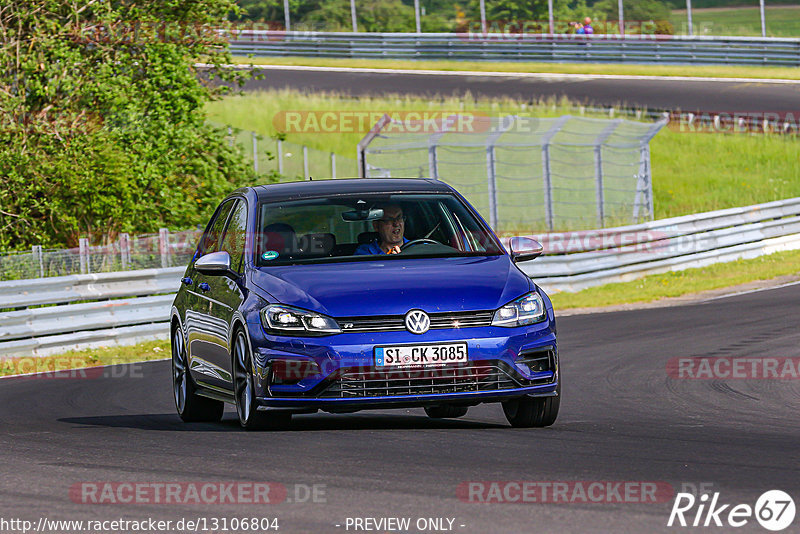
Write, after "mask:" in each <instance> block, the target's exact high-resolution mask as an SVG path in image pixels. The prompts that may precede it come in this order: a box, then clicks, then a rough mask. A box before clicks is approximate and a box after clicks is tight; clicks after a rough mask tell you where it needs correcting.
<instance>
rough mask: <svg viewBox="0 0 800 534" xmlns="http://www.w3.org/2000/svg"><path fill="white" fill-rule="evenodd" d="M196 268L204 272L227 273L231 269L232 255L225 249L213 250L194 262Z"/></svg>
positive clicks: (213, 273)
mask: <svg viewBox="0 0 800 534" xmlns="http://www.w3.org/2000/svg"><path fill="white" fill-rule="evenodd" d="M194 268H195V269H197V271H198V272H200V273H202V274H209V275H220V274H225V273H227V272H228V271H230V270H231V256H230V254H228V253H227V252H225V251H221V252H212V253H210V254H206V255H205V256H203V257H202V258H200V259H199V260H197V261H196V262H194Z"/></svg>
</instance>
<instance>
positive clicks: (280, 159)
mask: <svg viewBox="0 0 800 534" xmlns="http://www.w3.org/2000/svg"><path fill="white" fill-rule="evenodd" d="M278 174H280V175H281V176H283V141H281V140H280V139H278Z"/></svg>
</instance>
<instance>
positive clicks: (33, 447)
mask: <svg viewBox="0 0 800 534" xmlns="http://www.w3.org/2000/svg"><path fill="white" fill-rule="evenodd" d="M798 301H800V285H794V286H789V287H784V288H778V289H773V290H768V291H762V292H757V293H750V294H745V295H740V296H735V297H731V298H723V299H718V300H713V301H707V302H704V303H699V304H694V305H688V306H681V307H673V308H660V309H651V310H640V311H629V312H617V313H605V314H597V315H582V316H571V317H562V318H560V319H559V336H560V338H559V339H560V351H561V360H562V370H563V375H564V380H565V387H564V392H563V394H564V401H563V403H562V406H561V416H560V417H559V419H558V421H557V423H556V424H555V425H554V426H553V427H551V428H547V429H539V430H518V429H512V428H510V427H508V426H507V425H506V422H505V419H504V417H503V415H502V411H501V409H500V406H499V405H483V406H479V407H476V408H472V409H471V410H470V412H469V414H468V415H467V416H466V417H465V418H463V419H460V420H453V421H434V420H431V419H428V418H427V417H426V416H425V415H424V413H423V411H422V410H398V411H382V412H360V413H356V414H351V415H328V414H317V415H305V416H299V417H295V420H294V423H293V427H292V428H291V429H290V430H286V431H278V432H265V433H250V432H244V431H241V430H239V428H238V423H237V421H236V417H235V414H234V413H233V412H232V411H228V412H227V413H226V416H225V419H224V420H223V422H222V423H220V424H183V423H181V422H180V420H179V419H178V417H177V416H176V415H175V411H174V407H173V404H172V398H171V389H170V388H171V383H170V369H169V365H170V364H169V362H167V361H162V362H154V363H147V364H136V365H131V366H121V367H117V368H115V371H114V373H113V374H117V375H123V376H118V377H111V376H106V377H100V378H93V379H37V378H27V379H19V378H15V379H4V380H0V403H2V404H3V406H4V407H5V409H4V410H2V415H0V418H1V420H0V424H1V425H2V428H3V432H2V433H1V434H0V448H1V449H0V450H2V451H3V457H4V458H3V460H4V461H3V462H2V464H0V474H1V476H0V501H1V502H2V503H3V505H4V506H3V516H4V517H21V518H27V519H32V520H37V519H38V518H39V517H40V516H43V517H48V518H51V519H105V520H107V519H114V518H118V517H125V518H128V519H132V518H145V517H155V518H158V519H177V518H180V517H193V518H195V517H198V516H201V517H214V516H216V517H221V516H226V517H234V516H235V517H253V516H268V517H278V518H279V520H280V525H281V529H280V532H289V533H294V532H320V533H328V532H330V533H335V532H345V530H344V528H343V527H339V528H337V527H336V526H335V525H336V524H340V525H343V524H344V521H345V519H346V518H347V517H348V516H349V517H353V516H362V517H363V516H375V517H386V516H404V517H411V518H417V517H451V518H452V517H454V518H455V523H454V525H455V528H454V530H455V531H456V532H463V533H483V532H486V533H490V532H491V533H494V532H504V533H506V532H507V533H518V532H546V531H554V530H555V529H558V531H559V532H609V531H622V532H651V531H669V530H672V531H673V532H674V531H675V530H676V529H667V527H666V522H667V519H668V516H669V510H670V507H671V499H670V500H669V501H667V502H661V503H657V504H602V503H601V504H584V503H579V504H471V503H466V502H462V501H460V500H459V499H458V498H457V497H456V488H457V487H458V485H459V484H461V483H462V482H465V481H476V480H478V481H480V480H500V481H504V480H528V481H576V480H578V481H595V480H600V481H604V480H605V481H609V480H610V481H660V482H666V483H668V484H670V485H671V486H672V488H673V490H674V491H679V490H680V488H681V485H682V484H684V483H690V484H694V485H700V484H702V483H706V484H713V490H714V491H719V492H721V494H722V495H721V497H720V499H721V500H722V501H724V502H728V503H740V502H743V503H748V504H750V505H753V504H755V500H756V498H757V497H758V496H759V495H760V494H761V493H762V492H764V491H766V490H769V489H782V490H784V491H786V492H788V493H789V494H790V495H792V496H793V497H794V499H795V501H796V502H800V462H798V456H797V451H798V444H799V443H800V427H798V424H797V413H798V412H797V408H798V404H799V403H800V380H730V381H718V380H674V379H671V378H668V376H667V373H666V364H667V361H668V360H669V359H670V358H674V357H679V356H682V357H686V356H694V357H699V356H751V357H764V356H770V357H778V356H787V357H798V356H800V330H799V329H798V313H797V310H798V306H797V303H798ZM107 374H111V373H110V372H107ZM85 481H112V482H123V481H124V482H131V481H142V482H191V481H255V482H263V481H271V482H279V483H282V484H284V485H286V486H287V487H288V488H289V489H290V491H289V498H290V499H292V498H293V489H292V488H293V487H294V486H293V485H294V484H308V485H310V484H324V485H325V500H326V501H327V502H325V503H313V504H312V503H296V502H285V503H281V504H274V505H266V506H258V505H236V506H233V505H223V506H207V505H203V506H198V505H194V504H190V505H148V504H128V505H113V504H108V505H86V504H76V503H74V502H73V501H71V500H70V497H69V488H70V487H71V486H72V485H74V484H76V483H80V482H85ZM797 524H798V523H797V521H796V522H795V527H796V526H797ZM460 525H464V526H463V527H461V526H460ZM677 530H681V529H677ZM790 530H791V529H789V530H787V532H788V531H790ZM351 531H352V530H351ZM716 531H723V530H722V529H716ZM738 531H739V532H750V531H755V532H765V531H764V530H763V529H761V527H759V526H758V525H757V524H756V523H755V522H754V521H753V520H751V521H750V524H749V525H748V526H747V527H746V528H743V529H738Z"/></svg>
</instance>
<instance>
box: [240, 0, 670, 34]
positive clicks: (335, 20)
mask: <svg viewBox="0 0 800 534" xmlns="http://www.w3.org/2000/svg"><path fill="white" fill-rule="evenodd" d="M665 1H666V0H665ZM626 2H630V3H631V6H630V7H628V5H627V3H626V5H625V10H626V18H628V19H630V20H642V21H646V20H656V21H659V20H663V21H666V20H667V18H668V17H669V9H668V8H667V6H666V4H664V3H662V1H661V0H636V1H635V2H634V1H633V0H626ZM238 3H239V5H240V6H241V7H242V14H241V15H240V16H239V19H240V20H251V21H259V22H270V21H272V22H280V23H282V22H283V20H284V11H283V0H238ZM612 3H613V6H612V5H611V4H612ZM485 4H486V19H487V20H488V21H489V22H490V24H491V23H494V24H495V25H503V26H505V25H507V24H510V23H520V22H528V23H531V22H545V23H546V22H547V20H548V10H547V0H487V1H486V2H485ZM639 4H641V5H639ZM413 5H414V0H402V1H401V0H358V2H357V4H356V8H357V9H356V14H357V17H358V28H359V31H374V32H393V31H399V32H410V31H414V29H415V19H414V10H413ZM479 5H480V0H464V1H463V2H458V3H457V2H453V1H450V0H420V7H421V9H422V8H424V10H425V14H424V15H422V16H421V25H422V30H423V31H425V32H451V31H464V30H466V29H467V28H476V27H477V26H475V24H476V21H480V7H479ZM616 6H617V2H616V0H600V1H598V2H595V3H594V4H591V3H587V1H586V0H554V2H553V8H554V9H553V11H554V12H553V15H554V18H555V20H556V22H557V23H558V24H557V31H558V32H567V31H568V30H569V26H568V25H567V22H568V21H577V20H582V19H583V18H584V17H586V16H589V17H592V18H593V19H595V20H606V19H612V18H614V17H616V9H617V7H616ZM629 9H630V16H629V15H628V10H629ZM289 10H290V14H291V21H292V28H293V29H298V28H299V29H314V30H329V31H342V30H348V31H349V30H350V29H351V26H352V23H351V20H350V0H291V2H290V7H289ZM478 24H479V22H478ZM595 30H597V28H595Z"/></svg>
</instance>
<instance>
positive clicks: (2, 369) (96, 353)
mask: <svg viewBox="0 0 800 534" xmlns="http://www.w3.org/2000/svg"><path fill="white" fill-rule="evenodd" d="M169 357H170V347H169V341H166V340H160V341H148V342H145V343H139V344H138V345H122V346H115V347H103V348H99V349H86V350H73V351H69V352H64V353H61V354H55V355H52V356H42V357H39V356H28V357H24V356H23V357H15V358H0V376H10V375H18V374H29V373H37V372H44V373H52V372H56V371H63V370H66V369H80V368H84V367H97V366H102V365H116V364H122V363H131V362H146V361H150V360H162V359H164V358H169Z"/></svg>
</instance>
